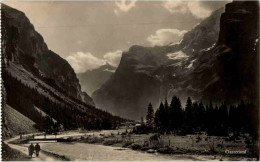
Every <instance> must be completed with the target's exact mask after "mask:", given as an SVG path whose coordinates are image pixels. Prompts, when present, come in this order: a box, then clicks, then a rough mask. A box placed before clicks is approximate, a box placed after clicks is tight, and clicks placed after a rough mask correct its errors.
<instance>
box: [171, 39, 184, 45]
mask: <svg viewBox="0 0 260 162" xmlns="http://www.w3.org/2000/svg"><path fill="white" fill-rule="evenodd" d="M182 41H183V39H181V40H180V41H179V42H171V43H170V44H169V45H168V46H174V45H179V44H180V43H181V42H182Z"/></svg>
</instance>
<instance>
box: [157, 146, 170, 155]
mask: <svg viewBox="0 0 260 162" xmlns="http://www.w3.org/2000/svg"><path fill="white" fill-rule="evenodd" d="M173 151H174V150H173V149H172V148H171V147H165V148H159V149H158V152H159V153H161V154H171V153H173Z"/></svg>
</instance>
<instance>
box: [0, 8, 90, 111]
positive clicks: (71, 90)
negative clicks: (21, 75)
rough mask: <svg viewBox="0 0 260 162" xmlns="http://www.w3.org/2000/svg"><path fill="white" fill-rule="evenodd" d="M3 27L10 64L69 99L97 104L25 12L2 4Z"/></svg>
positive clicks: (4, 49)
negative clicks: (63, 93)
mask: <svg viewBox="0 0 260 162" xmlns="http://www.w3.org/2000/svg"><path fill="white" fill-rule="evenodd" d="M2 27H3V28H2V35H3V39H2V49H3V50H2V52H3V54H4V55H5V59H6V62H7V64H8V65H10V64H14V65H18V66H20V67H22V68H24V69H25V70H27V71H28V72H30V73H32V74H33V75H34V76H35V77H37V78H39V79H41V80H42V81H44V82H45V83H47V84H49V85H50V86H52V87H54V88H55V89H58V90H60V91H64V92H66V93H67V95H68V96H70V97H73V98H76V99H78V100H80V101H82V102H85V103H86V104H89V105H92V106H93V105H94V102H93V100H92V99H91V98H90V97H89V96H88V95H87V94H86V93H84V92H82V91H81V86H80V84H79V80H78V79H77V76H76V74H75V72H74V70H73V69H72V67H71V66H70V65H69V63H68V62H67V61H66V60H65V59H62V58H61V57H60V56H59V55H57V54H56V53H54V52H53V51H51V50H49V49H48V47H47V45H46V44H45V42H44V40H43V37H42V36H41V35H40V34H39V33H38V32H37V31H35V29H34V26H33V25H32V24H31V23H30V21H29V19H28V18H27V17H26V16H25V14H24V13H23V12H21V11H18V10H16V9H13V8H11V7H9V6H7V5H5V4H2ZM6 67H7V68H8V66H6Z"/></svg>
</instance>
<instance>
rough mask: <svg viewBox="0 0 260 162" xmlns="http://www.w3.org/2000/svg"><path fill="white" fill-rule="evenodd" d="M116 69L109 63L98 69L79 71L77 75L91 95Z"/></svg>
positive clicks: (84, 88)
mask: <svg viewBox="0 0 260 162" xmlns="http://www.w3.org/2000/svg"><path fill="white" fill-rule="evenodd" d="M115 70H116V68H115V67H114V66H112V65H110V64H108V63H107V64H105V65H102V66H100V67H99V68H97V69H93V70H87V71H86V72H84V73H78V74H77V77H78V79H79V83H80V85H81V86H82V90H83V91H85V92H87V93H88V94H90V95H91V94H92V93H93V92H94V91H95V90H97V89H99V88H100V86H101V85H102V84H103V83H104V82H105V81H107V80H108V79H109V77H110V76H111V75H112V74H114V72H115Z"/></svg>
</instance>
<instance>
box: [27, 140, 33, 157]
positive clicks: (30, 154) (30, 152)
mask: <svg viewBox="0 0 260 162" xmlns="http://www.w3.org/2000/svg"><path fill="white" fill-rule="evenodd" d="M28 151H29V156H31V157H32V156H33V152H34V146H33V144H32V143H31V145H30V146H29V147H28Z"/></svg>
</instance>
